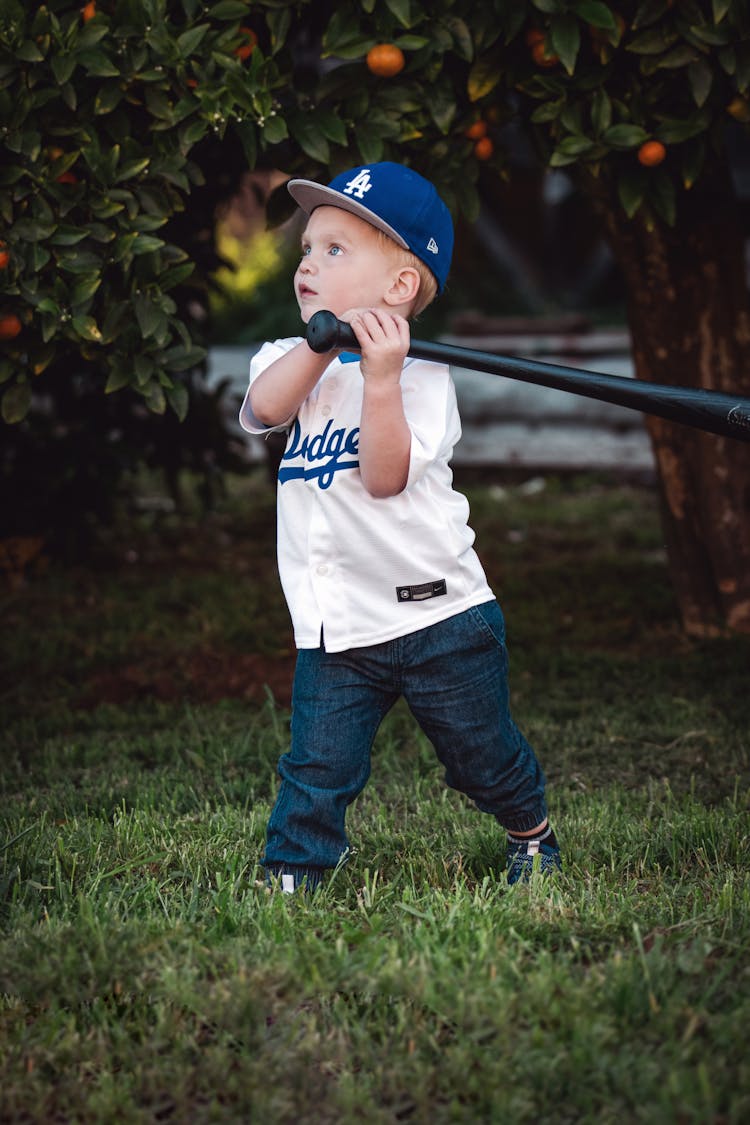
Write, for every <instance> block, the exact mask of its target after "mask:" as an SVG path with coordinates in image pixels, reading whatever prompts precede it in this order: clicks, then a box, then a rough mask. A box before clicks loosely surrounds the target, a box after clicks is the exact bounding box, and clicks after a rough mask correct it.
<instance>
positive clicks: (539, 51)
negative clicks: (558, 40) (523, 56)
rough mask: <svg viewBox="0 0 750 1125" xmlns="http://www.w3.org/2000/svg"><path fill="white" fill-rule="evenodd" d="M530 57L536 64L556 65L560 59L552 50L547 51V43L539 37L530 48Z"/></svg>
mask: <svg viewBox="0 0 750 1125" xmlns="http://www.w3.org/2000/svg"><path fill="white" fill-rule="evenodd" d="M531 57H532V59H533V60H534V62H535V63H536V65H537V66H545V67H547V66H557V64H558V63H559V61H560V59H559V58H558V57H557V55H555V54H553V53H552V52H550V53H549V54H548V53H547V44H546V43H545V42H544V40H543V39H540V40H539V42H538V43H535V44H534V46H533V47H532V48H531Z"/></svg>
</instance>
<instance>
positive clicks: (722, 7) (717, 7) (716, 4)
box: [712, 0, 732, 23]
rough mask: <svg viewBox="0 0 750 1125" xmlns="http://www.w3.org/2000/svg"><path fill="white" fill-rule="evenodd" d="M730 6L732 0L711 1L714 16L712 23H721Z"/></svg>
mask: <svg viewBox="0 0 750 1125" xmlns="http://www.w3.org/2000/svg"><path fill="white" fill-rule="evenodd" d="M731 5H732V0H713V2H712V8H713V14H714V23H721V21H722V20H723V19H724V16H725V15H726V14H727V12H728V11H729V9H730V7H731Z"/></svg>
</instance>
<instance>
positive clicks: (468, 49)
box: [445, 16, 474, 62]
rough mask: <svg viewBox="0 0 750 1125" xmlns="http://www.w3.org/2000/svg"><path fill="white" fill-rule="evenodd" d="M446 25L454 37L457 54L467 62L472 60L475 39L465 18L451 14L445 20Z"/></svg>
mask: <svg viewBox="0 0 750 1125" xmlns="http://www.w3.org/2000/svg"><path fill="white" fill-rule="evenodd" d="M445 26H446V27H447V28H448V30H449V31H450V33H451V36H452V37H453V42H454V44H455V47H456V54H457V55H458V56H459V58H462V59H464V61H465V62H471V60H472V59H473V58H474V41H473V39H472V37H471V32H470V31H469V28H468V26H467V24H466V22H465V20H462V19H461V18H460V16H449V17H447V18H446V20H445Z"/></svg>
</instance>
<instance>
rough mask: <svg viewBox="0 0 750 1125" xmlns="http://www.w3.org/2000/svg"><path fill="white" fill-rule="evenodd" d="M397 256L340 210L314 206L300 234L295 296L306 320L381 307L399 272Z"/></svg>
mask: <svg viewBox="0 0 750 1125" xmlns="http://www.w3.org/2000/svg"><path fill="white" fill-rule="evenodd" d="M396 257H397V247H396V246H395V244H394V254H390V253H388V251H387V250H384V249H383V243H382V241H381V239H380V237H379V235H378V234H377V232H376V231H375V228H374V227H371V226H370V224H369V223H366V222H365V221H364V219H360V218H359V217H358V216H357V215H352V214H351V213H350V212H349V211H343V210H342V209H341V208H340V207H328V206H326V207H316V209H315V210H314V211H313V213H312V215H311V216H310V218H309V220H308V223H307V226H306V228H305V232H304V234H303V235H302V258H301V261H300V264H299V266H298V267H297V271H296V273H295V275H294V292H295V295H296V297H297V303H298V304H299V308H300V313H301V315H302V320H303V321H304V322H305V324H307V322H308V320H309V319H310V317H311V316H312V315H313V313H316V312H319V311H320V310H321V309H328V310H329V311H330V312H332V313H335V314H336V316H341V315H342V314H343V313H345V312H347V311H348V310H349V309H360V308H379V307H382V305H383V298H384V296H385V294H386V293H387V292H388V290H389V288H390V286H391V283H392V282H393V280H394V278H395V277H396V276H397V274H398V264H397V262H396Z"/></svg>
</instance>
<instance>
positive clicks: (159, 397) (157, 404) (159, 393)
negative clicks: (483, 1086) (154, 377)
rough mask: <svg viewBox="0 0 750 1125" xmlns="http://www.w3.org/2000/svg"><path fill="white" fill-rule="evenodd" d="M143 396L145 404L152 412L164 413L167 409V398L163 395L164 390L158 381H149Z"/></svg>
mask: <svg viewBox="0 0 750 1125" xmlns="http://www.w3.org/2000/svg"><path fill="white" fill-rule="evenodd" d="M143 397H144V398H145V400H146V406H147V407H148V408H149V410H150V411H151V413H152V414H164V412H165V411H166V409H167V400H166V399H165V397H164V391H163V389H162V387H161V385H160V384H159V383H156V382H153V381H152V382H151V383H149V385H148V387H147V388H146V392H145V394H144V396H143Z"/></svg>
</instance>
